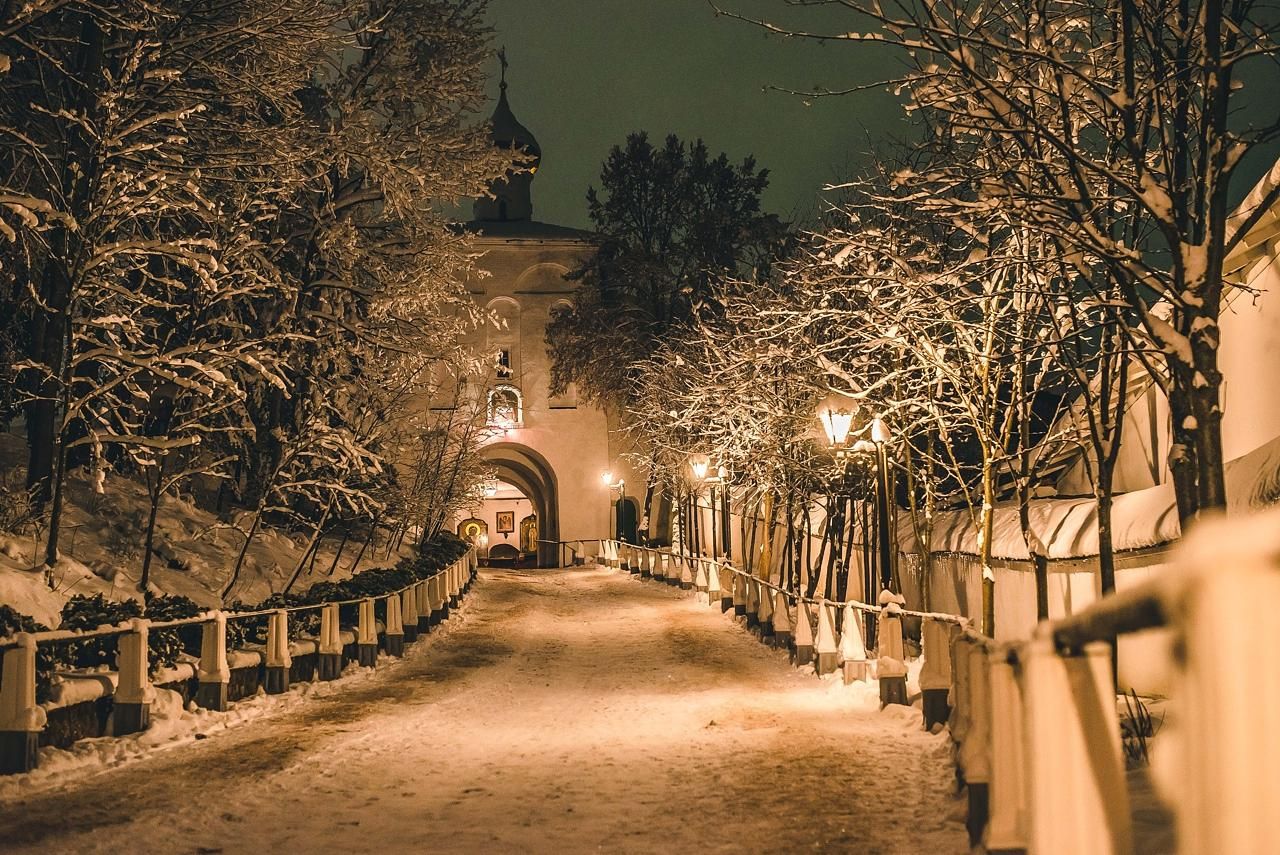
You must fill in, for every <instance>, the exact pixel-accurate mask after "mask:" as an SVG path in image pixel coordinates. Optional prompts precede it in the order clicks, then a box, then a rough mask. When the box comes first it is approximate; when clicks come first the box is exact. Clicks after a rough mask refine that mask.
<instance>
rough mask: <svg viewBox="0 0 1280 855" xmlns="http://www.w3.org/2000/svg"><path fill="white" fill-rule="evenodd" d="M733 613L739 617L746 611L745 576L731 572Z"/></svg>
mask: <svg viewBox="0 0 1280 855" xmlns="http://www.w3.org/2000/svg"><path fill="white" fill-rule="evenodd" d="M733 613H734V615H735V616H738V617H741V616H743V615H745V614H746V613H747V577H746V576H744V575H743V574H741V573H734V574H733Z"/></svg>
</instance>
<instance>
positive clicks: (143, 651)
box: [111, 618, 156, 736]
mask: <svg viewBox="0 0 1280 855" xmlns="http://www.w3.org/2000/svg"><path fill="white" fill-rule="evenodd" d="M150 624H151V622H150V621H148V620H147V619H146V618H133V619H132V620H130V621H129V627H130V628H129V631H128V632H126V633H124V634H123V635H121V636H120V638H119V640H118V642H117V644H118V648H117V653H116V673H117V678H116V691H115V694H114V695H113V696H112V698H111V700H112V704H111V707H112V711H111V735H112V736H124V735H125V734H127V733H138V732H139V731H143V730H146V729H147V727H148V725H150V724H151V702H152V701H154V700H155V698H156V690H155V688H154V687H153V686H152V685H151V679H150V677H149V676H148V670H147V652H148V651H147V629H148V627H149V626H150Z"/></svg>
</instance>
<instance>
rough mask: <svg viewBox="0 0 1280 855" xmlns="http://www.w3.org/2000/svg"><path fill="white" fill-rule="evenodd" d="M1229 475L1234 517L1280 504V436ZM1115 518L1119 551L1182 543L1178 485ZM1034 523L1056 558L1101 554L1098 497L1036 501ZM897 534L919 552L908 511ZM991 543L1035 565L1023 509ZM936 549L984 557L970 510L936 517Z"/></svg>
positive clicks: (1005, 515) (1229, 467) (1004, 554)
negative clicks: (1175, 489) (1026, 539)
mask: <svg viewBox="0 0 1280 855" xmlns="http://www.w3.org/2000/svg"><path fill="white" fill-rule="evenodd" d="M1225 475H1226V481H1227V496H1228V508H1227V509H1228V512H1231V513H1238V512H1241V511H1245V510H1250V509H1256V508H1259V507H1262V506H1264V505H1269V504H1272V503H1274V502H1275V501H1276V500H1277V499H1280V437H1276V438H1275V439H1273V440H1271V441H1270V442H1268V443H1266V444H1265V445H1263V446H1261V447H1260V448H1257V449H1255V450H1253V451H1251V452H1250V453H1248V454H1246V455H1244V456H1243V457H1239V458H1236V459H1235V460H1232V461H1231V462H1229V463H1227V464H1226V467H1225ZM1111 516H1112V520H1111V522H1112V532H1113V534H1112V538H1113V545H1114V547H1115V549H1116V550H1118V551H1119V550H1133V549H1144V548H1148V547H1152V546H1159V545H1161V544H1165V543H1170V542H1172V541H1174V540H1177V539H1178V537H1179V535H1180V534H1181V528H1180V526H1179V524H1178V511H1177V502H1176V500H1175V498H1174V493H1173V485H1172V484H1160V485H1158V486H1156V487H1150V488H1148V489H1146V490H1135V491H1133V492H1131V493H1124V494H1122V495H1119V496H1116V497H1115V501H1114V504H1113V507H1112V512H1111ZM1031 525H1032V528H1033V530H1034V531H1035V532H1036V534H1037V535H1038V536H1039V538H1040V540H1041V542H1042V543H1044V545H1045V546H1046V547H1047V551H1048V555H1049V557H1050V558H1051V559H1071V558H1089V557H1092V556H1095V555H1097V554H1098V511H1097V506H1096V504H1095V503H1094V500H1093V499H1092V498H1079V499H1036V500H1033V501H1032V503H1031ZM898 532H899V538H898V540H899V548H900V549H901V550H902V551H903V552H906V553H914V552H918V551H919V548H918V547H917V545H916V541H915V537H914V532H913V530H912V526H911V521H910V518H909V517H907V516H906V513H905V512H903V513H902V516H901V518H900V519H899V523H898ZM991 544H992V546H991V549H992V557H994V558H1002V559H1007V560H1014V561H1027V560H1030V558H1031V556H1030V554H1029V553H1028V552H1027V547H1026V543H1025V542H1024V541H1023V538H1022V528H1021V525H1020V524H1019V522H1018V506H1017V505H1016V504H1014V503H1007V504H1001V505H998V506H997V507H996V510H995V524H994V528H993V535H992V540H991ZM932 546H933V551H934V552H962V553H967V554H970V555H977V554H978V537H977V528H976V527H975V526H974V525H973V522H972V518H971V517H970V515H969V512H968V511H963V510H961V511H945V512H942V513H939V514H937V515H936V516H935V520H934V531H933V544H932Z"/></svg>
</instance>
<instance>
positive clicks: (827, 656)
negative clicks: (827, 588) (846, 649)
mask: <svg viewBox="0 0 1280 855" xmlns="http://www.w3.org/2000/svg"><path fill="white" fill-rule="evenodd" d="M817 653H818V675H819V676H822V675H823V674H830V673H831V672H832V671H834V670H836V668H838V667H840V647H839V645H838V644H837V643H836V606H835V603H829V602H827V601H826V600H822V601H821V602H819V603H818V643H817Z"/></svg>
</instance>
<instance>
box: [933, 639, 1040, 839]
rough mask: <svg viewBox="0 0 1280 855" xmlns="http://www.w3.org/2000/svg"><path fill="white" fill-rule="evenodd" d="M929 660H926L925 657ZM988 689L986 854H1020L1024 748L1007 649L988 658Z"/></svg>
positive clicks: (1023, 819) (1024, 816)
mask: <svg viewBox="0 0 1280 855" xmlns="http://www.w3.org/2000/svg"><path fill="white" fill-rule="evenodd" d="M925 655H926V656H927V655H928V653H927V652H926V654H925ZM926 661H928V660H926ZM988 663H989V670H988V672H987V673H988V676H989V678H990V684H991V685H990V689H991V781H990V783H989V784H988V788H989V792H988V795H989V797H990V816H991V818H990V820H989V821H988V823H987V839H986V851H987V853H988V855H1021V853H1025V852H1026V851H1027V792H1026V786H1027V781H1026V773H1025V769H1026V762H1027V760H1026V751H1025V749H1024V742H1023V740H1024V738H1025V735H1024V732H1023V716H1024V715H1025V711H1024V709H1023V704H1022V689H1021V688H1020V687H1019V685H1018V677H1017V675H1016V674H1015V673H1014V668H1013V665H1012V664H1010V662H1009V652H1008V651H1007V650H1004V649H1001V650H995V651H992V652H991V653H990V655H989V658H988Z"/></svg>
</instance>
